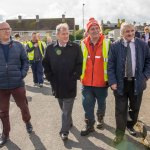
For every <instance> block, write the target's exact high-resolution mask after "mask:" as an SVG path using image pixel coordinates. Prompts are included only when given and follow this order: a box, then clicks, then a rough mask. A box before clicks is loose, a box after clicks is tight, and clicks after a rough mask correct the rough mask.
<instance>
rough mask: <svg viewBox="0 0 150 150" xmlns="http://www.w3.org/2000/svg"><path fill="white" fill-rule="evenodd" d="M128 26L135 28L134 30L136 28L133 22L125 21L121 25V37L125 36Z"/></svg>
mask: <svg viewBox="0 0 150 150" xmlns="http://www.w3.org/2000/svg"><path fill="white" fill-rule="evenodd" d="M126 28H134V30H135V26H134V25H133V24H131V23H128V22H123V23H122V24H121V27H120V36H121V37H122V36H123V33H124V31H125V29H126Z"/></svg>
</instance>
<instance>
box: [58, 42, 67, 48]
mask: <svg viewBox="0 0 150 150" xmlns="http://www.w3.org/2000/svg"><path fill="white" fill-rule="evenodd" d="M58 45H59V47H66V45H67V43H66V44H65V45H61V44H60V43H59V42H58Z"/></svg>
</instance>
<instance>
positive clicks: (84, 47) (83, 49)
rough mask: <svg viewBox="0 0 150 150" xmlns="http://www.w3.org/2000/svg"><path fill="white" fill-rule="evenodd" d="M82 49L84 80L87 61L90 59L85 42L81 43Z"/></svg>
mask: <svg viewBox="0 0 150 150" xmlns="http://www.w3.org/2000/svg"><path fill="white" fill-rule="evenodd" d="M81 48H82V53H83V64H82V75H81V79H83V78H84V73H85V69H86V60H87V58H90V57H89V56H88V50H87V48H86V46H85V44H84V42H83V41H81Z"/></svg>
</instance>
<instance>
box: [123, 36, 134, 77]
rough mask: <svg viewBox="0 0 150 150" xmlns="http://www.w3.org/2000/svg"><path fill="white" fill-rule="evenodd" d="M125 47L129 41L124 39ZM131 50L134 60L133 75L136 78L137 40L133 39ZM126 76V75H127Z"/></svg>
mask: <svg viewBox="0 0 150 150" xmlns="http://www.w3.org/2000/svg"><path fill="white" fill-rule="evenodd" d="M123 42H124V46H125V47H127V40H125V39H123ZM129 46H130V49H131V59H132V73H133V77H134V76H135V68H136V51H135V40H134V39H132V40H131V42H130V44H129ZM125 76H126V74H125Z"/></svg>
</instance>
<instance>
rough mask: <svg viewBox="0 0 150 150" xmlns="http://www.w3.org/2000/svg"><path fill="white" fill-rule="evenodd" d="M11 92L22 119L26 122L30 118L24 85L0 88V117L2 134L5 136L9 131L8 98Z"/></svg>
mask: <svg viewBox="0 0 150 150" xmlns="http://www.w3.org/2000/svg"><path fill="white" fill-rule="evenodd" d="M11 94H12V96H13V97H14V99H15V102H16V104H17V106H18V107H19V108H20V109H21V114H22V119H23V121H24V122H25V123H26V122H29V120H30V119H31V116H30V112H29V108H28V103H27V98H26V91H25V88H24V87H20V88H15V89H7V90H3V89H0V119H1V121H2V125H3V134H4V135H6V136H9V132H10V122H9V106H10V102H9V100H10V96H11Z"/></svg>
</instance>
